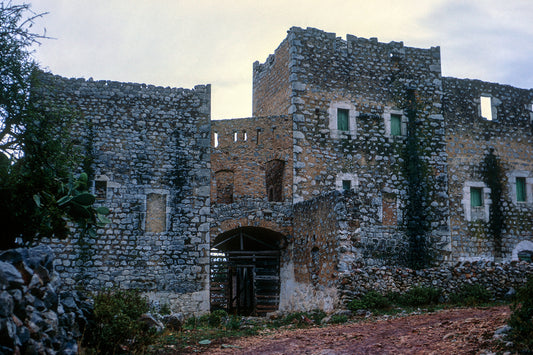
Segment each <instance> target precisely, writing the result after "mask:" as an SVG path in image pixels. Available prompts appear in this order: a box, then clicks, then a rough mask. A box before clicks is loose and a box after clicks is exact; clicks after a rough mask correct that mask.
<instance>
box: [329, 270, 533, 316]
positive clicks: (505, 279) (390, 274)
mask: <svg viewBox="0 0 533 355" xmlns="http://www.w3.org/2000/svg"><path fill="white" fill-rule="evenodd" d="M531 276H533V265H532V264H531V263H528V262H516V261H513V262H506V263H494V262H490V261H489V262H484V261H474V262H468V261H467V262H461V263H457V264H455V265H448V266H442V267H435V268H428V269H424V270H411V269H407V268H399V267H396V266H382V267H364V268H360V269H356V270H354V271H353V272H352V273H351V274H350V275H348V276H346V277H345V278H343V279H342V281H341V284H342V286H341V287H340V294H341V295H340V298H341V300H342V304H344V305H346V304H347V303H348V302H350V301H351V300H352V299H354V298H359V297H361V296H363V295H364V294H366V293H367V292H369V291H376V292H379V293H381V294H386V293H388V292H400V293H404V292H406V291H408V290H409V289H411V288H413V287H415V286H423V287H431V288H439V289H441V290H442V292H443V295H444V297H446V298H448V297H449V296H450V295H451V294H454V293H457V292H458V291H459V290H461V288H463V287H465V286H466V285H481V286H482V287H485V288H486V289H487V290H488V291H489V292H490V293H491V294H492V295H493V297H494V298H495V299H499V300H502V299H504V298H505V295H506V294H507V293H508V292H509V291H511V289H514V290H518V289H519V288H520V287H522V286H523V285H524V284H525V283H526V281H527V279H528V277H531Z"/></svg>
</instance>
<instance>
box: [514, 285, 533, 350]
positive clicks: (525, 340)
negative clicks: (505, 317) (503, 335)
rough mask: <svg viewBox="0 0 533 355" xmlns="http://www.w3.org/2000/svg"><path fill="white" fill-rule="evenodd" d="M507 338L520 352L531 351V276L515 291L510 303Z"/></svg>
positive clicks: (532, 314)
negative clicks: (512, 300) (513, 298)
mask: <svg viewBox="0 0 533 355" xmlns="http://www.w3.org/2000/svg"><path fill="white" fill-rule="evenodd" d="M511 311H512V313H511V317H510V318H509V322H508V324H509V326H510V327H511V330H510V331H509V340H511V341H512V342H513V344H514V346H515V348H516V349H517V350H519V351H520V352H522V353H526V354H531V353H533V278H532V277H530V278H529V279H528V281H527V283H526V284H525V286H524V287H522V288H520V289H519V290H518V292H517V295H516V299H515V301H514V302H513V304H512V305H511Z"/></svg>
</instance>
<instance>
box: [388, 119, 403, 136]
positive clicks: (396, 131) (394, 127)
mask: <svg viewBox="0 0 533 355" xmlns="http://www.w3.org/2000/svg"><path fill="white" fill-rule="evenodd" d="M390 134H391V136H401V135H402V116H400V115H390Z"/></svg>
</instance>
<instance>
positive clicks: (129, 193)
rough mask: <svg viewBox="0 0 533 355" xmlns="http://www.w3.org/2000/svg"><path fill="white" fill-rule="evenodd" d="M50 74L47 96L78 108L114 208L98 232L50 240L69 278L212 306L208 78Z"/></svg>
mask: <svg viewBox="0 0 533 355" xmlns="http://www.w3.org/2000/svg"><path fill="white" fill-rule="evenodd" d="M42 83H43V85H42V86H41V88H40V91H38V92H36V93H35V95H39V97H40V100H41V103H42V104H43V105H45V106H48V107H54V106H58V105H59V106H64V107H65V108H67V109H69V110H70V111H71V112H73V113H75V114H76V115H78V117H79V119H78V120H77V124H76V126H75V128H74V130H73V131H72V136H73V138H75V139H76V140H77V142H78V144H79V145H80V147H81V148H82V149H85V152H86V155H87V157H89V164H88V166H89V169H90V170H91V171H90V175H91V176H90V178H91V179H92V180H95V181H97V182H98V185H97V186H99V194H100V196H99V197H100V199H99V201H98V202H99V203H100V204H101V205H104V206H107V207H109V209H110V210H111V215H110V219H111V221H112V223H110V224H109V225H108V226H106V227H105V228H101V229H99V230H98V236H97V237H96V238H91V237H88V236H84V237H81V236H79V235H76V236H74V237H72V238H70V239H68V240H66V241H59V240H52V241H50V242H49V245H51V246H52V248H53V249H54V252H55V254H56V255H57V260H56V264H55V267H56V270H57V271H58V272H59V273H60V275H61V277H62V278H63V279H64V283H65V287H67V288H84V289H86V290H89V291H93V290H98V289H101V288H107V287H115V286H116V287H121V288H133V289H138V290H141V291H143V292H146V293H147V294H148V295H149V296H150V297H154V298H159V301H160V302H161V303H169V304H170V305H171V307H172V309H173V310H175V311H183V312H186V313H202V312H205V311H207V310H209V294H208V293H209V291H208V290H209V284H208V282H209V277H208V275H209V243H210V241H209V221H208V219H209V216H210V198H209V195H210V173H211V171H210V117H209V116H210V87H209V86H196V87H195V88H194V89H190V90H189V89H171V88H162V87H154V86H150V85H143V84H131V83H117V82H109V81H92V80H87V81H86V80H83V79H65V78H61V77H57V76H52V75H48V74H43V75H42ZM102 186H103V187H102ZM102 194H103V195H102Z"/></svg>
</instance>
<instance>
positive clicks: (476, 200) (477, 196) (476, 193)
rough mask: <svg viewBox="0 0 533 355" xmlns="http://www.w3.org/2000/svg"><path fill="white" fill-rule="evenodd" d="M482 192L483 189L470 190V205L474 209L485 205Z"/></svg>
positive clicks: (474, 188)
mask: <svg viewBox="0 0 533 355" xmlns="http://www.w3.org/2000/svg"><path fill="white" fill-rule="evenodd" d="M482 192H483V189H482V188H481V187H471V188H470V205H471V206H472V207H480V206H482V205H483V199H482V195H481V194H482Z"/></svg>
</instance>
